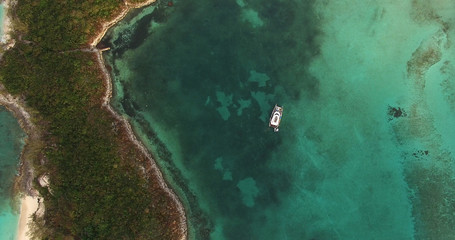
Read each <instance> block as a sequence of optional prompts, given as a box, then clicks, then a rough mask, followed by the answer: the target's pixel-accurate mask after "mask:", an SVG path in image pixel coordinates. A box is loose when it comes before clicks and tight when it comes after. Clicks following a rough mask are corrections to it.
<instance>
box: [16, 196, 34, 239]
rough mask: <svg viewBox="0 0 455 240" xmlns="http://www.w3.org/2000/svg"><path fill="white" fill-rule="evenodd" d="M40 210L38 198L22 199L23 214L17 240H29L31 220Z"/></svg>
mask: <svg viewBox="0 0 455 240" xmlns="http://www.w3.org/2000/svg"><path fill="white" fill-rule="evenodd" d="M37 210H38V198H37V197H31V196H26V197H23V198H22V203H21V213H20V217H19V227H18V229H17V240H28V239H30V237H29V236H28V235H27V233H28V232H29V230H30V229H29V226H28V221H29V218H30V217H31V216H32V215H33V213H35V212H36V211H37Z"/></svg>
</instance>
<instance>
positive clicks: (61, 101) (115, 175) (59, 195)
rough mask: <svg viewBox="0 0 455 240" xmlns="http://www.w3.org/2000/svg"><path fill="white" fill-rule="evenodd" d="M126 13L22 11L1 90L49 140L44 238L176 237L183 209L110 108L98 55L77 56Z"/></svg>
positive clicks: (87, 5)
mask: <svg viewBox="0 0 455 240" xmlns="http://www.w3.org/2000/svg"><path fill="white" fill-rule="evenodd" d="M135 2H137V1H135ZM122 6H123V2H122V1H118V0H87V1H69V0H66V1H58V3H56V2H55V1H48V0H40V1H36V0H20V1H19V2H18V5H17V7H16V9H14V14H13V15H14V16H15V17H16V19H15V20H14V21H15V25H16V26H19V27H18V28H17V29H21V31H19V32H17V34H16V36H15V37H16V41H17V42H16V46H15V47H14V48H13V49H11V50H8V51H6V52H5V54H4V56H3V59H2V62H1V63H0V64H1V66H0V81H1V82H2V84H4V85H5V87H6V89H7V90H8V91H9V92H10V93H12V94H15V95H21V96H23V97H24V98H25V99H26V102H27V104H28V106H29V107H30V108H32V109H33V110H34V111H36V112H37V115H36V118H35V122H36V124H37V126H39V127H40V128H42V130H43V132H45V133H46V134H45V135H44V136H43V139H42V140H43V141H44V142H45V143H46V144H45V145H46V146H45V147H44V148H43V149H42V151H41V154H40V155H41V156H42V157H41V159H36V160H35V162H34V166H35V169H36V172H37V175H39V174H43V173H47V174H49V177H50V186H49V189H50V190H49V189H48V188H42V187H40V186H39V184H38V183H36V184H35V187H36V188H37V189H38V190H39V192H40V194H41V195H42V197H43V198H44V203H45V207H46V213H45V215H44V216H43V217H42V218H36V220H35V222H36V224H35V228H34V229H35V231H34V236H35V237H36V238H38V239H173V238H175V237H176V235H175V234H176V231H175V228H176V227H177V226H176V225H175V224H176V223H175V220H176V217H177V213H176V211H175V206H173V204H174V203H173V202H172V201H170V199H169V197H168V196H167V195H166V194H164V192H163V189H161V188H160V187H159V186H158V184H157V183H156V179H154V177H155V176H151V175H150V172H149V169H150V168H149V165H148V164H149V163H148V161H147V160H146V158H145V157H144V156H142V155H141V154H140V153H138V152H137V151H136V150H135V148H134V146H133V145H132V143H131V142H130V141H128V140H127V137H126V132H125V129H123V128H122V127H120V123H119V122H118V121H117V120H115V119H114V118H113V117H112V116H111V115H110V114H109V113H108V111H107V110H105V109H104V108H102V107H101V97H102V95H103V93H104V91H105V88H104V84H103V79H102V75H101V71H100V69H99V68H98V65H97V64H96V58H95V57H96V56H95V54H94V53H93V52H89V51H81V50H76V51H72V50H75V49H80V48H84V47H85V48H87V47H88V44H87V41H88V40H89V39H90V38H91V37H93V35H94V33H95V31H96V30H98V29H99V25H98V23H99V22H100V21H102V20H106V19H108V18H109V17H112V15H113V14H115V13H118V12H119V11H120V10H121V7H122ZM43 160H44V162H45V163H44V164H42V163H41V161H43ZM141 169H145V170H141Z"/></svg>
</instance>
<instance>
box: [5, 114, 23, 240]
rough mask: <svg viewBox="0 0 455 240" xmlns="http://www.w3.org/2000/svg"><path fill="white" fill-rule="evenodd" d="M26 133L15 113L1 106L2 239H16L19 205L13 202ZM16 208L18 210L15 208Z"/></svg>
mask: <svg viewBox="0 0 455 240" xmlns="http://www.w3.org/2000/svg"><path fill="white" fill-rule="evenodd" d="M23 137H24V133H23V131H22V129H21V128H20V126H19V124H18V123H17V120H16V119H15V118H14V117H13V115H12V114H11V113H9V112H7V111H6V110H5V109H4V108H2V107H0V233H1V234H0V240H13V239H16V233H17V223H18V221H19V214H18V213H19V212H18V208H17V207H18V206H16V207H14V206H13V203H12V198H13V196H12V193H13V189H12V187H13V181H14V178H15V176H16V174H17V169H18V164H19V156H20V153H21V151H22V146H23V142H22V139H23ZM14 209H16V210H14Z"/></svg>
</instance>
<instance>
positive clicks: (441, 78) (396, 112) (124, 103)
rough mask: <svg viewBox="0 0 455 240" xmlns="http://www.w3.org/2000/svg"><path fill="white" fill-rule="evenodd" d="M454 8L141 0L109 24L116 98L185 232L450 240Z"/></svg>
mask: <svg viewBox="0 0 455 240" xmlns="http://www.w3.org/2000/svg"><path fill="white" fill-rule="evenodd" d="M439 5H441V6H439ZM454 13H455V9H454V8H453V6H452V5H450V2H449V1H439V2H438V4H435V5H433V6H431V7H429V6H427V5H426V3H425V1H401V2H400V3H389V2H387V3H386V2H381V1H368V2H365V1H360V0H351V1H347V0H345V1H330V0H329V1H324V2H322V1H315V2H313V1H279V0H271V1H264V2H261V1H258V0H251V1H243V0H237V1H195V2H188V1H176V2H174V5H173V6H172V7H167V8H166V7H163V6H153V7H149V8H146V9H145V10H143V11H139V12H136V13H135V14H134V16H130V17H129V18H128V20H126V21H123V22H122V23H120V24H119V25H118V26H117V27H116V28H114V29H113V30H112V31H111V32H110V34H109V35H108V38H109V39H110V41H109V44H110V45H112V47H113V48H112V51H110V52H109V53H107V55H106V57H107V59H108V61H109V62H110V64H111V65H112V67H113V75H114V83H115V87H116V88H115V92H116V99H115V101H114V105H115V107H116V108H117V109H119V110H120V111H121V112H123V113H124V114H125V115H127V116H129V118H130V120H132V121H133V125H134V126H135V128H136V129H137V131H138V132H140V136H141V138H142V140H143V141H144V142H145V143H146V145H148V146H149V148H150V149H151V150H152V152H153V153H154V155H155V158H156V159H157V161H158V163H159V164H160V166H161V167H162V169H163V171H164V173H165V175H166V176H167V178H168V180H169V181H170V182H171V183H172V185H173V187H174V188H175V189H176V190H177V192H178V193H179V195H180V196H181V197H182V199H183V201H184V203H185V205H186V207H187V209H188V218H189V223H190V230H191V236H192V237H193V238H194V239H209V238H211V239H220V240H222V239H265V240H266V239H274V240H275V239H414V238H417V239H425V238H428V237H430V238H431V237H434V238H441V237H442V238H441V239H444V237H447V236H453V234H452V231H453V230H452V229H455V228H454V226H451V224H452V223H453V222H455V221H453V220H455V219H454V217H453V215H449V214H446V213H449V212H451V210H452V209H451V206H452V205H453V204H452V205H451V204H447V203H445V202H444V199H455V196H453V195H455V194H454V192H451V191H448V190H444V189H452V190H453V187H454V186H455V185H454V184H453V183H452V181H453V180H452V178H453V176H454V175H453V157H452V155H451V152H452V150H453V146H455V145H454V144H452V142H451V141H453V139H455V132H454V131H453V130H451V129H449V128H447V124H448V122H449V121H452V120H455V114H454V112H455V107H454V106H455V105H454V100H453V97H451V96H453V94H454V89H455V87H453V86H452V85H453V81H451V80H450V79H453V76H454V73H455V71H454V69H453V67H451V66H452V65H451V64H450V61H451V58H450V56H453V51H454V50H453V47H452V46H451V45H450V44H448V42H449V41H448V39H450V38H453V36H454V32H453V28H449V27H447V26H449V25H450V24H452V22H450V21H449V20H450V19H451V16H453V14H454ZM432 16H439V17H432ZM430 53H434V54H435V56H436V57H434V58H430V59H433V61H426V60H427V58H422V57H421V56H428V54H430ZM425 54H427V55H425ZM447 62H449V63H447ZM422 82H423V83H424V86H427V88H422V87H421V86H422ZM422 89H423V90H422ZM275 103H277V104H279V105H283V106H284V116H283V121H282V127H281V130H280V132H279V133H273V131H272V130H271V129H270V128H268V126H267V125H268V123H267V121H268V116H269V113H270V111H271V110H272V108H273V106H274V105H275ZM422 131H424V133H425V134H421V132H422ZM432 174H433V175H432ZM420 176H425V177H426V178H425V179H427V180H422V179H421V178H420ZM432 189H433V190H432ZM438 189H439V190H438ZM429 196H430V197H429ZM431 196H437V197H438V199H439V200H441V204H442V205H441V206H443V207H441V208H439V209H432V208H429V206H430V205H431V204H430V202H429V199H431ZM444 204H445V205H444ZM439 210H441V211H439ZM438 211H439V212H438ZM441 217H442V218H443V220H440V219H441ZM436 219H439V220H437V221H438V223H439V224H440V225H439V226H436V227H435V225H433V224H431V222H432V221H433V220H436ZM450 234H452V235H450Z"/></svg>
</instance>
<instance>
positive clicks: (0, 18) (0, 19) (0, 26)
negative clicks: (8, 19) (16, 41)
mask: <svg viewBox="0 0 455 240" xmlns="http://www.w3.org/2000/svg"><path fill="white" fill-rule="evenodd" d="M4 16H5V9H4V7H3V4H0V38H1V37H2V36H3V17H4Z"/></svg>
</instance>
